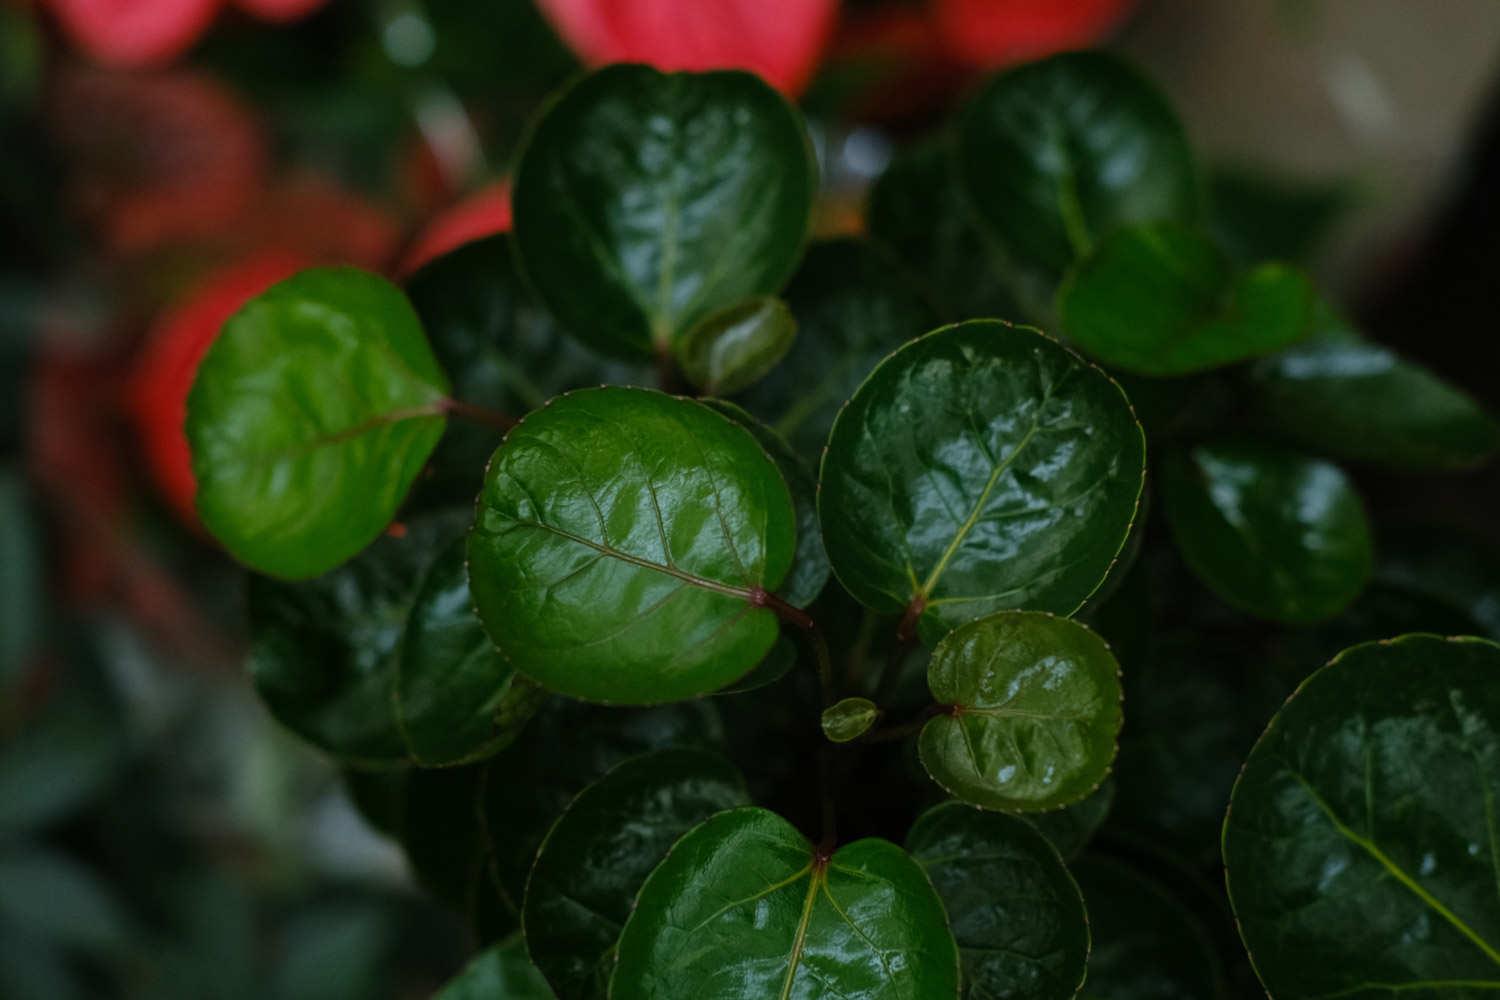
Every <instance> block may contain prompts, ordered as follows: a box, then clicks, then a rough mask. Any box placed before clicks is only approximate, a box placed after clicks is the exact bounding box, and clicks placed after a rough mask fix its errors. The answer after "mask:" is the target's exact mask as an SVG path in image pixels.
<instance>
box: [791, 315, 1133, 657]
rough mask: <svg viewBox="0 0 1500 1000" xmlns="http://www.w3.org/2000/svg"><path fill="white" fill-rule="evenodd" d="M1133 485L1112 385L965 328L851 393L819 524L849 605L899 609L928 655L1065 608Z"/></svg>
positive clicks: (1101, 551)
mask: <svg viewBox="0 0 1500 1000" xmlns="http://www.w3.org/2000/svg"><path fill="white" fill-rule="evenodd" d="M1144 480H1145V441H1144V439H1143V435H1142V433H1141V428H1140V425H1139V424H1138V423H1136V421H1135V417H1134V416H1133V415H1132V413H1131V410H1130V404H1129V402H1128V401H1127V400H1126V399H1125V395H1124V393H1122V392H1121V391H1120V387H1119V386H1118V385H1116V384H1115V383H1114V382H1113V381H1111V380H1110V378H1109V376H1107V375H1105V374H1104V373H1103V372H1101V371H1100V370H1099V369H1097V368H1095V367H1093V366H1092V365H1090V364H1088V363H1087V362H1085V361H1083V360H1082V359H1080V358H1079V357H1078V356H1077V355H1075V354H1073V353H1072V352H1071V351H1069V350H1067V349H1066V348H1064V347H1062V346H1061V345H1059V344H1058V343H1056V342H1055V341H1053V340H1051V339H1050V338H1048V337H1046V336H1044V335H1042V334H1041V333H1038V332H1037V331H1035V330H1030V329H1026V328H1022V327H1012V326H1009V325H1008V324H1005V323H999V322H994V321H982V320H976V321H972V322H969V323H961V324H959V325H957V326H951V327H945V328H943V329H941V330H937V331H935V332H934V333H931V334H929V335H927V336H925V337H923V338H921V339H920V340H917V341H914V342H913V343H911V344H908V345H907V346H905V347H903V348H901V349H900V350H899V351H897V352H896V353H894V354H892V355H891V356H890V357H889V358H887V359H886V360H885V361H883V362H881V363H880V366H879V367H877V368H876V369H875V371H874V372H873V373H872V374H871V375H870V377H869V378H868V379H866V380H865V383H864V384H863V385H862V386H860V388H859V391H857V392H856V393H855V394H854V398H852V399H851V400H850V401H849V403H848V405H846V406H845V407H844V409H843V410H842V411H841V412H840V413H839V416H838V419H837V420H836V421H835V422H834V426H833V431H832V433H831V434H830V436H829V439H828V448H827V451H826V452H825V454H824V457H823V468H822V474H821V477H820V491H819V497H818V515H819V519H820V520H821V522H822V524H823V540H824V544H825V545H826V546H827V548H828V557H829V561H830V562H831V563H832V565H833V571H834V573H835V574H836V575H837V576H838V578H839V580H840V582H842V583H843V585H844V587H845V588H846V589H847V590H848V591H849V593H851V594H853V595H854V596H855V597H856V598H857V599H858V600H859V601H860V602H862V603H863V604H865V605H867V606H868V607H871V608H873V609H875V610H876V611H881V612H886V613H892V614H895V613H901V612H902V611H903V610H904V611H905V612H906V613H907V615H908V620H909V621H911V620H915V621H916V622H917V624H918V625H919V628H920V631H921V634H922V636H923V638H924V639H925V640H926V641H928V642H929V643H931V642H935V641H936V640H937V639H939V638H941V637H942V636H943V635H944V634H946V633H947V632H948V631H949V630H950V629H952V628H954V627H955V626H957V625H960V624H962V623H963V622H965V621H969V620H972V619H974V618H978V617H979V616H981V615H984V614H987V613H989V612H991V611H995V610H998V609H1005V608H1028V609H1034V610H1041V611H1054V612H1058V613H1060V614H1071V613H1072V612H1073V611H1076V610H1077V609H1078V607H1079V606H1080V605H1081V604H1082V603H1083V601H1084V600H1085V599H1086V598H1087V597H1088V596H1089V595H1090V594H1092V593H1093V592H1094V591H1095V590H1096V589H1097V588H1098V587H1099V584H1100V583H1101V582H1102V581H1103V580H1104V578H1105V577H1106V576H1107V575H1108V573H1109V570H1110V567H1111V565H1112V564H1113V563H1114V561H1115V559H1116V557H1117V556H1118V555H1119V554H1120V551H1121V549H1122V548H1123V546H1124V544H1125V540H1126V538H1127V537H1128V536H1129V534H1130V527H1131V524H1132V523H1133V521H1134V520H1135V516H1136V512H1137V508H1138V505H1139V500H1140V495H1141V490H1142V487H1143V483H1144ZM917 615H920V617H919V618H918V617H916V616H917Z"/></svg>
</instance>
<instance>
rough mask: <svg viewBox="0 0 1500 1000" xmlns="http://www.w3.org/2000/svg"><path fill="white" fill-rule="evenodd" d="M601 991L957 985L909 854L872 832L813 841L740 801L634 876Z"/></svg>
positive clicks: (937, 912) (830, 991)
mask: <svg viewBox="0 0 1500 1000" xmlns="http://www.w3.org/2000/svg"><path fill="white" fill-rule="evenodd" d="M610 990H611V992H610V995H611V996H613V997H632V998H639V1000H677V998H683V1000H687V998H694V997H730V996H733V997H808V998H812V997H833V996H837V997H842V998H846V1000H897V998H908V997H921V998H923V1000H929V998H931V1000H941V998H944V997H948V998H956V997H957V996H958V949H957V947H956V946H955V944H954V941H953V935H952V934H951V933H950V932H949V930H948V920H947V917H946V915H945V914H944V912H943V905H942V903H941V902H940V901H939V900H938V897H937V894H936V893H935V892H934V891H933V888H932V884H931V883H930V882H929V881H928V880H927V876H926V875H924V874H923V873H922V869H921V867H919V866H918V865H917V863H916V862H915V861H914V860H912V858H911V856H910V855H908V854H907V853H906V852H905V851H903V850H901V848H899V847H897V846H896V845H895V844H892V843H889V842H887V841H884V840H876V839H873V838H872V839H867V840H860V841H856V842H854V843H852V844H848V845H846V846H844V847H842V848H840V849H839V850H837V851H835V852H834V853H833V854H832V855H831V856H827V855H824V854H822V853H820V852H819V851H818V850H817V849H815V848H814V847H813V845H812V844H810V843H808V841H807V839H806V838H804V837H803V836H802V835H801V834H800V833H798V832H797V830H796V829H795V828H794V827H793V826H792V825H791V824H789V823H788V822H787V821H786V820H784V819H782V818H781V817H780V816H777V815H776V814H775V813H771V812H767V811H766V810H764V809H757V808H754V807H747V808H743V809H734V810H731V811H729V812H726V813H720V814H719V815H718V816H715V817H713V818H712V819H710V820H708V821H707V822H705V823H703V824H702V825H700V826H698V827H696V828H694V829H693V830H692V831H691V832H689V833H688V834H687V835H686V836H684V837H683V838H682V839H681V840H679V841H678V842H677V843H676V845H675V846H674V847H673V848H672V850H671V853H669V854H668V855H667V857H666V860H664V861H663V862H662V863H661V864H660V865H659V866H657V868H656V870H655V871H653V872H652V873H651V876H650V877H649V878H647V879H646V884H645V885H644V886H642V888H641V893H640V897H639V898H638V899H637V900H636V906H635V910H634V912H632V913H631V915H630V919H629V921H627V922H626V924H625V930H624V932H623V933H622V934H621V936H620V945H619V961H618V964H617V965H616V966H615V972H614V978H613V979H612V980H611V983H610Z"/></svg>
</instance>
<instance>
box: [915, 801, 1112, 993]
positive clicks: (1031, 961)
mask: <svg viewBox="0 0 1500 1000" xmlns="http://www.w3.org/2000/svg"><path fill="white" fill-rule="evenodd" d="M906 849H907V850H908V851H910V852H911V854H912V857H914V858H916V859H917V863H918V864H920V865H921V866H922V867H923V869H924V870H926V872H927V877H928V878H930V879H931V880H932V884H933V887H934V888H936V889H937V892H938V896H939V897H941V898H942V900H943V908H944V909H946V910H947V911H948V923H949V924H950V925H951V926H952V928H953V936H954V938H956V939H957V941H958V953H959V955H960V956H961V957H962V959H963V981H964V992H963V995H964V997H965V998H968V1000H988V998H990V997H1006V998H1008V1000H1071V998H1072V997H1073V996H1074V995H1076V994H1077V992H1078V987H1079V984H1080V983H1082V982H1083V976H1084V970H1085V968H1086V966H1087V964H1088V957H1089V923H1088V917H1087V915H1086V914H1085V913H1084V908H1083V897H1082V896H1081V895H1080V894H1079V892H1078V886H1077V885H1076V884H1075V883H1074V882H1073V876H1071V875H1069V874H1068V869H1067V868H1066V867H1065V866H1064V865H1063V862H1062V858H1061V857H1059V856H1058V853H1057V850H1056V848H1054V847H1053V846H1052V845H1051V844H1049V843H1048V842H1047V841H1046V839H1045V838H1044V837H1042V835H1041V834H1039V833H1038V832H1037V831H1036V830H1035V829H1033V828H1032V827H1031V826H1030V825H1028V824H1027V822H1026V821H1025V820H1023V819H1018V818H1017V817H1014V816H1004V815H1001V814H999V813H986V812H980V811H979V810H978V809H973V808H971V807H969V806H966V805H963V804H961V803H958V802H945V803H943V804H942V805H940V806H936V807H934V808H932V809H929V810H928V811H927V812H925V813H923V814H922V816H921V817H919V818H918V819H917V822H916V823H915V824H914V825H913V826H912V828H911V833H909V834H907V837H906Z"/></svg>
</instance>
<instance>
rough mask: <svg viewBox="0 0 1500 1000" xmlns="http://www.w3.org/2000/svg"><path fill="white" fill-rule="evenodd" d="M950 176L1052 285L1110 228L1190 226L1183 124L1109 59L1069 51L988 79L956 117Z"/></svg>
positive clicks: (1194, 202) (1194, 194) (1149, 88)
mask: <svg viewBox="0 0 1500 1000" xmlns="http://www.w3.org/2000/svg"><path fill="white" fill-rule="evenodd" d="M957 157H958V160H957V163H958V176H959V180H960V183H961V184H962V185H963V188H964V190H965V191H966V192H967V194H968V197H969V199H970V201H971V202H972V204H973V205H974V207H975V208H976V209H977V210H978V212H979V216H980V219H981V221H983V222H984V223H985V224H986V225H987V226H988V227H989V228H990V229H991V230H992V232H993V235H994V236H995V237H996V238H997V239H998V241H999V242H1000V243H1001V244H1002V245H1003V246H1004V248H1005V249H1006V250H1007V251H1008V253H1009V254H1010V256H1011V257H1012V258H1013V259H1014V260H1015V261H1016V262H1017V263H1020V264H1024V265H1027V266H1030V267H1032V268H1035V269H1038V270H1040V271H1041V272H1043V273H1044V274H1046V275H1049V276H1050V277H1051V278H1052V279H1053V280H1054V281H1055V280H1056V279H1057V278H1060V277H1061V275H1062V272H1063V271H1064V270H1065V269H1066V268H1067V267H1068V265H1069V264H1071V263H1072V262H1073V260H1074V258H1075V257H1081V256H1084V255H1086V254H1087V253H1088V252H1089V251H1090V250H1091V249H1092V247H1093V246H1094V244H1095V243H1096V242H1097V241H1098V240H1099V239H1101V238H1102V237H1104V236H1105V235H1107V234H1108V233H1109V232H1110V231H1112V230H1113V229H1115V228H1117V227H1119V226H1123V225H1129V224H1132V223H1141V222H1159V221H1167V220H1178V221H1191V220H1192V219H1194V218H1195V217H1196V216H1197V214H1198V200H1199V193H1198V182H1197V178H1196V176H1195V172H1194V165H1193V158H1192V154H1191V152H1190V151H1189V149H1188V144H1187V139H1186V137H1185V136H1184V135H1183V131H1182V126H1181V125H1180V124H1179V123H1178V121H1177V117H1176V115H1175V114H1174V113H1173V111H1172V108H1171V107H1170V106H1169V105H1168V104H1167V101H1166V99H1165V98H1164V97H1163V96H1162V95H1161V94H1160V92H1158V91H1157V89H1156V87H1155V86H1153V85H1152V84H1151V83H1150V82H1149V81H1147V80H1145V79H1144V78H1142V77H1141V76H1140V75H1139V74H1137V73H1136V72H1135V71H1134V70H1133V69H1131V68H1130V67H1129V66H1127V65H1126V64H1125V63H1124V62H1122V61H1121V60H1120V59H1118V58H1117V57H1115V56H1111V55H1106V54H1104V53H1101V52H1077V53H1069V54H1066V55H1060V56H1054V57H1053V58H1051V59H1046V60H1044V61H1042V62H1037V63H1032V64H1030V65H1028V66H1022V67H1020V68H1019V69H1014V70H1011V71H1010V72H1007V73H1003V74H1001V75H999V76H996V77H994V78H993V79H992V80H991V81H990V82H989V83H988V84H987V85H986V86H985V87H984V88H983V89H981V90H980V91H979V93H978V94H977V95H976V96H975V98H974V99H973V100H972V101H971V102H970V103H969V105H968V106H967V107H966V108H965V109H964V111H963V113H962V114H961V116H960V118H959V123H958V145H957Z"/></svg>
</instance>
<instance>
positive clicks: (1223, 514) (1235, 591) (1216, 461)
mask: <svg viewBox="0 0 1500 1000" xmlns="http://www.w3.org/2000/svg"><path fill="white" fill-rule="evenodd" d="M1162 498H1163V501H1164V504H1165V507H1166V512H1167V520H1168V522H1169V523H1170V525H1171V527H1172V534H1173V536H1174V537H1175V538H1176V540H1177V545H1178V548H1179V549H1181V551H1182V554H1183V557H1184V558H1185V559H1186V560H1187V562H1188V565H1189V566H1191V567H1192V568H1193V571H1194V572H1195V573H1197V574H1198V576H1199V577H1201V578H1202V579H1203V581H1204V582H1205V583H1207V584H1208V585H1209V586H1210V587H1211V588H1212V589H1213V591H1214V592H1215V593H1216V594H1218V595H1219V596H1220V597H1222V598H1223V599H1224V600H1225V601H1228V602H1229V603H1230V604H1232V605H1234V606H1235V607H1238V608H1241V609H1243V610H1245V611H1248V612H1250V613H1251V614H1253V615H1256V616H1258V617H1261V618H1268V619H1271V620H1273V621H1285V622H1311V621H1317V620H1319V619H1322V618H1328V617H1330V616H1332V615H1335V614H1337V613H1338V612H1340V611H1342V610H1343V609H1344V608H1345V607H1347V606H1348V605H1349V603H1350V602H1351V601H1353V600H1354V598H1356V597H1357V596H1359V592H1360V590H1361V589H1363V587H1364V585H1365V582H1366V581H1367V580H1368V579H1369V576H1370V572H1371V566H1372V562H1373V558H1374V557H1373V554H1372V551H1371V542H1370V529H1369V525H1368V524H1367V522H1366V520H1365V512H1364V506H1363V504H1362V503H1361V502H1360V499H1359V495H1358V494H1357V493H1355V491H1354V487H1353V485H1352V484H1351V483H1350V482H1349V480H1348V477H1346V476H1345V475H1344V473H1343V472H1342V471H1341V470H1340V469H1339V468H1338V467H1337V466H1335V465H1332V464H1330V463H1328V462H1322V461H1318V460H1316V459H1311V458H1307V457H1304V456H1302V455H1298V454H1297V453H1295V452H1290V451H1282V450H1279V449H1275V448H1270V447H1264V446H1259V445H1242V444H1225V445H1203V446H1201V447H1197V448H1193V449H1191V450H1190V451H1187V452H1181V453H1177V454H1174V455H1171V456H1169V457H1168V460H1167V462H1166V463H1165V468H1164V471H1163V476H1162Z"/></svg>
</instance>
